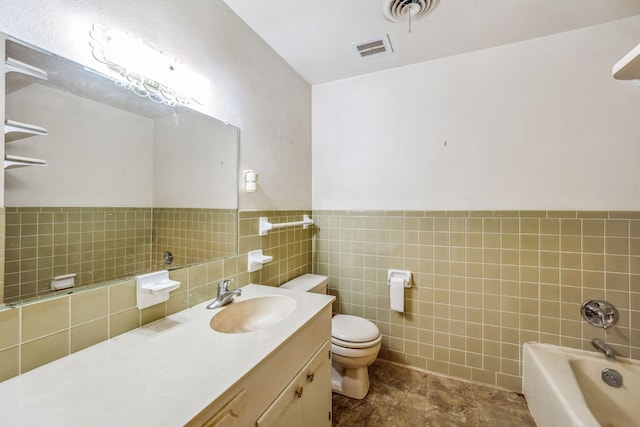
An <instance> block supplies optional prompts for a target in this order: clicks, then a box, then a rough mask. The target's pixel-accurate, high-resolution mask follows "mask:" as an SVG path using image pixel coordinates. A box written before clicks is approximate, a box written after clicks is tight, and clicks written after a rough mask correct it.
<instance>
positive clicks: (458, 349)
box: [313, 211, 640, 390]
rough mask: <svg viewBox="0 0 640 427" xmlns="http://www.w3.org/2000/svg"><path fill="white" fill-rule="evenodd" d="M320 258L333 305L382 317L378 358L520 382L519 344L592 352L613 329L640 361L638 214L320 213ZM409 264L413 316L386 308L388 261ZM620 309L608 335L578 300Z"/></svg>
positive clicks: (614, 338) (615, 340) (408, 301)
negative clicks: (589, 320) (586, 317)
mask: <svg viewBox="0 0 640 427" xmlns="http://www.w3.org/2000/svg"><path fill="white" fill-rule="evenodd" d="M313 218H314V220H315V221H316V224H317V226H318V230H317V233H318V234H317V241H316V251H315V254H314V255H315V257H316V265H315V271H316V272H317V273H318V274H323V275H327V276H329V279H330V281H329V287H330V289H331V292H332V293H333V294H335V295H336V296H337V302H336V305H335V309H334V311H335V312H340V313H348V314H355V315H359V316H363V317H366V318H368V319H370V320H372V321H373V322H375V323H376V324H377V325H378V327H379V328H380V329H381V331H382V333H383V347H382V350H381V352H380V356H381V357H382V358H384V359H388V360H391V361H394V362H398V363H402V364H406V365H410V366H414V367H417V368H420V369H426V370H430V371H435V372H439V373H443V374H447V375H452V376H455V377H459V378H463V379H468V380H474V381H479V382H484V383H488V384H493V385H498V386H502V387H506V388H509V389H512V390H520V387H521V374H522V344H523V343H524V342H527V341H538V342H546V343H551V344H558V345H563V346H569V347H574V348H584V349H587V350H591V349H592V348H591V344H590V340H591V339H592V338H594V337H600V338H605V339H606V341H607V342H608V343H610V344H611V345H612V346H613V347H614V348H615V349H616V351H617V352H618V353H619V354H620V355H623V356H631V357H633V358H640V212H591V211H588V212H583V211H561V212H560V211H509V212H505V211H482V212H480V211H453V212H428V211H426V212H425V211H314V212H313ZM389 268H397V269H403V270H411V271H412V272H413V274H414V285H413V287H412V288H411V289H407V290H406V292H405V313H402V314H401V313H398V312H394V311H391V310H390V309H389V287H388V285H387V282H386V280H387V269H389ZM587 299H606V300H608V301H610V302H612V303H614V304H615V305H616V306H617V308H618V310H619V312H620V321H619V322H618V324H617V325H616V326H615V327H613V328H611V330H609V332H607V335H606V336H605V333H604V331H603V330H601V329H598V328H595V327H593V326H590V325H587V324H586V323H584V322H583V321H582V319H581V317H580V313H579V309H580V304H581V303H582V302H583V301H584V300H587Z"/></svg>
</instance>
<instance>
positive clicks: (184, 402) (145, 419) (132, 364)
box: [0, 285, 334, 427]
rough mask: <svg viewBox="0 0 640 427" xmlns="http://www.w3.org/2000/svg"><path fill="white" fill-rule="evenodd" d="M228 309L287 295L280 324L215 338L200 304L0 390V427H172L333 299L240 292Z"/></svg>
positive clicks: (259, 289) (251, 288)
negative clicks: (289, 305) (290, 305)
mask: <svg viewBox="0 0 640 427" xmlns="http://www.w3.org/2000/svg"><path fill="white" fill-rule="evenodd" d="M242 289H243V292H242V296H241V297H237V298H236V301H242V300H246V299H249V298H253V297H257V296H262V295H289V296H291V297H293V298H295V299H296V301H297V303H298V304H297V307H296V309H295V311H294V312H293V314H291V316H290V317H288V318H287V319H285V320H284V321H282V322H280V323H278V324H276V325H273V326H271V327H270V328H267V329H262V330H258V331H254V332H250V333H242V334H223V333H219V332H216V331H213V330H212V329H211V328H210V326H209V321H210V320H211V317H212V316H213V314H214V313H216V312H218V311H219V310H224V308H222V309H216V310H207V309H206V305H207V304H208V303H209V302H210V301H207V302H204V303H202V304H199V305H197V306H195V307H193V308H190V309H186V310H183V311H181V312H179V313H176V314H173V315H171V316H169V317H167V318H164V319H161V320H158V321H156V322H153V323H151V324H148V325H146V326H143V327H141V328H138V329H135V330H133V331H130V332H127V333H126V334H123V335H120V336H118V337H115V338H112V339H110V340H108V341H104V342H102V343H100V344H97V345H95V346H92V347H89V348H87V349H85V350H82V351H80V352H78V353H74V354H72V355H70V356H67V357H64V358H62V359H59V360H56V361H54V362H51V363H49V364H47V365H44V366H41V367H39V368H37V369H34V370H33V371H29V372H27V373H25V374H22V375H20V376H17V377H14V378H11V379H9V380H6V381H4V382H2V383H0V408H2V409H1V411H0V413H1V415H0V417H1V418H0V423H1V424H2V425H7V426H12V427H15V426H29V427H31V426H36V425H47V426H65V427H68V426H83V427H84V426H88V425H91V426H118V427H122V426H128V425H135V426H154V427H156V426H171V427H175V426H179V425H184V424H185V423H186V422H188V421H189V420H190V419H191V418H193V417H194V416H195V415H196V414H198V413H199V412H200V411H201V410H202V409H204V408H205V407H206V406H207V405H209V404H210V403H211V402H213V401H214V400H215V399H216V398H218V397H219V396H220V395H222V393H224V391H225V390H227V389H228V388H229V387H231V386H232V385H233V384H235V383H236V382H237V381H238V380H240V379H241V378H242V377H243V376H244V375H246V374H247V373H248V372H249V371H251V370H252V369H253V368H254V367H255V366H256V365H258V364H259V363H260V362H261V361H262V360H263V359H264V358H265V357H267V356H268V355H269V354H271V353H272V352H273V351H274V350H275V349H277V348H278V347H279V346H281V345H282V344H283V343H284V342H285V341H286V340H287V339H288V338H289V337H290V336H291V335H292V334H294V333H295V332H296V331H297V330H298V329H300V327H302V326H303V325H305V324H306V323H307V322H308V321H309V320H311V319H312V318H313V317H314V316H315V315H316V314H317V313H318V312H319V311H321V310H322V309H323V308H324V307H326V306H327V305H328V304H331V302H332V301H333V299H334V297H332V296H327V295H320V294H312V293H305V292H299V291H290V290H287V289H280V288H275V287H270V286H261V285H247V286H244V287H243V288H242Z"/></svg>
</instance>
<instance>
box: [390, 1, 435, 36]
mask: <svg viewBox="0 0 640 427" xmlns="http://www.w3.org/2000/svg"><path fill="white" fill-rule="evenodd" d="M438 1H439V0H383V3H382V14H383V15H384V17H385V18H386V19H387V20H389V21H391V22H408V23H409V32H411V22H412V21H417V20H419V19H422V18H424V17H425V16H427V15H428V14H429V13H431V11H433V9H435V7H436V6H437V5H438Z"/></svg>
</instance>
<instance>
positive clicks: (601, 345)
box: [591, 338, 616, 360]
mask: <svg viewBox="0 0 640 427" xmlns="http://www.w3.org/2000/svg"><path fill="white" fill-rule="evenodd" d="M591 344H593V346H594V347H595V348H596V349H597V350H598V351H599V352H601V353H603V354H604V355H605V356H607V359H611V360H615V358H616V353H615V352H614V351H613V349H612V348H611V346H609V344H607V343H605V342H604V341H603V340H601V339H600V338H594V339H592V340H591Z"/></svg>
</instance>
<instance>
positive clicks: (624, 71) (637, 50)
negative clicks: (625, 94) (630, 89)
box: [611, 44, 640, 80]
mask: <svg viewBox="0 0 640 427" xmlns="http://www.w3.org/2000/svg"><path fill="white" fill-rule="evenodd" d="M611 74H612V75H613V78H614V79H617V80H638V79H640V44H638V45H637V46H636V47H634V48H633V49H631V51H630V52H629V53H627V54H626V55H625V56H624V57H623V58H622V59H621V60H620V61H618V62H616V64H615V65H614V66H613V69H612V70H611Z"/></svg>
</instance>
